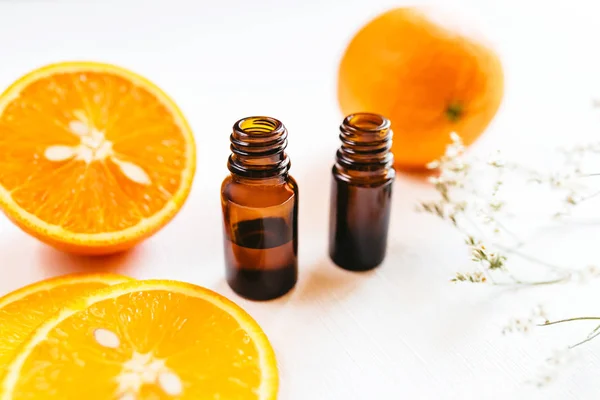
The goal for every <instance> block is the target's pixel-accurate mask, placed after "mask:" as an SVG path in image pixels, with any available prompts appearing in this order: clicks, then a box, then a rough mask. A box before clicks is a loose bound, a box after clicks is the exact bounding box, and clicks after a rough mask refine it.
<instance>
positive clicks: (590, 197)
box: [577, 190, 600, 203]
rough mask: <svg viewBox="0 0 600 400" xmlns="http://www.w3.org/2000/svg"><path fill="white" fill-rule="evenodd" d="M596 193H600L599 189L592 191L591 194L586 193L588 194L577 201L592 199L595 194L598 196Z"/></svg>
mask: <svg viewBox="0 0 600 400" xmlns="http://www.w3.org/2000/svg"><path fill="white" fill-rule="evenodd" d="M598 195H600V190H599V191H597V192H594V193H592V194H590V195H588V196H585V197H583V198H582V199H581V200H579V201H578V202H577V203H581V202H584V201H586V200H589V199H593V198H594V197H596V196H598Z"/></svg>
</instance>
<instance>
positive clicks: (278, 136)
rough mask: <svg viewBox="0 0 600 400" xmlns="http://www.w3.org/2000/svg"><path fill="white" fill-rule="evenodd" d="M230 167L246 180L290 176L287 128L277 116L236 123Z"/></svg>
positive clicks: (267, 180) (235, 175)
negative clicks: (288, 174)
mask: <svg viewBox="0 0 600 400" xmlns="http://www.w3.org/2000/svg"><path fill="white" fill-rule="evenodd" d="M230 141H231V146H230V149H231V155H230V156H229V160H228V162H227V168H228V169H229V171H230V172H231V174H232V175H233V177H234V179H237V180H238V181H240V182H242V181H244V182H250V181H252V182H254V181H256V180H259V181H260V182H261V184H264V183H265V182H271V181H272V182H278V181H281V180H282V179H284V178H285V177H286V176H287V173H288V170H289V169H290V166H291V164H290V160H289V158H288V156H287V154H286V153H285V148H286V147H287V129H286V128H285V126H284V125H283V124H282V123H281V122H280V121H278V120H276V119H275V118H270V117H249V118H244V119H241V120H239V121H237V122H236V123H235V124H234V125H233V132H232V133H231V136H230Z"/></svg>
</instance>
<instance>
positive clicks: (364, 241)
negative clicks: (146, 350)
mask: <svg viewBox="0 0 600 400" xmlns="http://www.w3.org/2000/svg"><path fill="white" fill-rule="evenodd" d="M392 136H393V133H392V130H391V128H390V122H389V120H387V119H386V118H385V117H383V116H381V115H377V114H371V113H359V114H353V115H349V116H348V117H346V118H345V119H344V121H343V122H342V124H341V126H340V140H341V143H342V144H341V146H340V149H339V150H338V151H337V153H336V162H335V165H334V166H333V169H332V183H331V204H330V221H329V256H330V258H331V259H332V261H333V262H334V263H335V264H337V265H338V266H339V267H341V268H344V269H347V270H351V271H366V270H370V269H373V268H375V267H377V266H379V265H380V264H381V263H382V262H383V260H384V259H385V255H386V250H387V240H388V230H389V220H390V214H391V206H392V189H393V184H394V178H395V171H394V168H393V163H394V159H393V155H392V153H391V152H390V149H391V145H392Z"/></svg>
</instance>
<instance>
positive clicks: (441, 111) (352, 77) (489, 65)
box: [338, 7, 504, 170]
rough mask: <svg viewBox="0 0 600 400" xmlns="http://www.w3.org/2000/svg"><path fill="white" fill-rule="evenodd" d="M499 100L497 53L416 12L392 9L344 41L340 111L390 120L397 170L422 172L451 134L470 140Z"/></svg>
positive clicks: (500, 74)
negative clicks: (380, 116)
mask: <svg viewBox="0 0 600 400" xmlns="http://www.w3.org/2000/svg"><path fill="white" fill-rule="evenodd" d="M503 96H504V74H503V68H502V64H501V62H500V59H499V57H498V55H497V54H496V53H495V52H494V51H493V50H492V49H490V48H489V47H486V46H485V45H484V44H482V43H480V42H477V41H475V39H473V38H470V37H466V36H461V35H459V34H458V33H456V32H453V31H451V30H449V29H447V28H445V27H442V26H441V25H439V24H437V23H435V22H433V21H432V20H429V19H428V18H427V16H426V15H425V14H423V13H421V12H420V11H419V10H418V9H416V8H409V7H407V8H396V9H392V10H389V11H387V12H385V13H383V14H381V15H379V16H377V17H376V18H374V19H372V20H371V21H370V22H368V23H367V24H366V25H365V26H363V27H362V29H360V30H359V31H358V32H357V33H356V34H355V35H354V37H353V38H352V40H351V41H350V43H349V45H348V46H347V48H346V50H345V52H344V54H343V56H342V59H341V61H340V65H339V70H338V102H339V106H340V109H341V111H342V112H343V113H344V115H348V114H351V113H354V112H374V113H379V114H382V115H384V116H386V117H387V118H389V119H390V120H391V122H392V129H393V131H394V139H393V140H394V141H393V146H392V152H393V153H394V158H395V166H396V167H397V168H399V169H407V170H414V169H417V170H421V169H424V168H425V166H426V164H427V163H429V162H431V161H433V160H435V159H437V158H439V157H440V156H441V155H443V154H444V152H445V149H446V146H447V145H448V144H449V143H450V133H451V132H456V133H457V134H458V135H459V136H460V137H461V138H462V140H463V142H464V144H465V145H466V146H468V145H470V144H472V143H473V142H475V140H476V139H477V138H479V137H480V136H481V135H482V134H483V132H484V131H485V129H486V128H487V127H488V125H489V124H490V122H491V121H492V119H493V118H494V116H495V115H496V113H497V111H498V109H499V107H500V105H501V103H502V98H503Z"/></svg>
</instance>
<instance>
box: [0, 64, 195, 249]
mask: <svg viewBox="0 0 600 400" xmlns="http://www.w3.org/2000/svg"><path fill="white" fill-rule="evenodd" d="M194 172H195V143H194V138H193V135H192V132H191V129H190V128H189V126H188V124H187V122H186V120H185V118H184V116H183V114H182V113H181V111H180V110H179V109H178V107H177V105H176V104H175V103H174V102H173V101H172V100H171V99H170V98H169V97H168V96H167V95H166V94H165V93H164V92H162V91H161V90H160V89H159V88H158V87H157V86H156V85H154V84H152V83H151V82H149V81H148V80H146V79H144V78H142V77H140V76H139V75H136V74H135V73H133V72H131V71H127V70H124V69H122V68H119V67H116V66H113V65H107V64H101V63H80V62H69V63H60V64H54V65H50V66H47V67H44V68H41V69H38V70H36V71H33V72H31V73H29V74H27V75H26V76H24V77H23V78H21V79H20V80H18V81H17V82H16V83H14V84H13V85H12V86H11V87H10V88H8V89H7V90H6V91H5V92H4V93H3V94H2V95H1V96H0V207H2V208H3V209H4V211H5V212H6V214H7V215H8V216H9V217H10V218H11V219H12V220H13V221H14V222H16V223H17V225H19V226H21V228H23V229H24V230H26V231H27V232H29V233H31V234H33V235H35V236H36V237H38V238H39V239H41V240H43V241H45V242H47V243H50V244H52V245H54V246H57V247H59V248H63V249H65V250H68V251H73V252H82V253H110V252H114V251H118V250H122V249H125V248H128V247H131V246H132V245H134V244H135V243H137V242H139V241H140V240H142V239H144V238H146V237H148V236H150V235H151V234H153V233H155V232H156V231H157V230H159V229H160V228H161V227H162V226H164V225H165V224H166V223H167V222H168V221H169V220H170V219H172V218H173V217H174V215H175V214H176V213H177V212H178V210H179V209H180V207H181V206H182V205H183V203H184V202H185V200H186V198H187V196H188V194H189V191H190V189H191V184H192V179H193V176H194Z"/></svg>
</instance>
